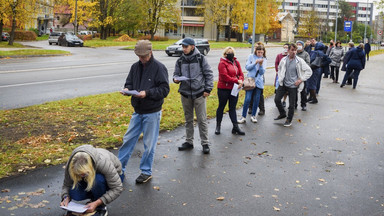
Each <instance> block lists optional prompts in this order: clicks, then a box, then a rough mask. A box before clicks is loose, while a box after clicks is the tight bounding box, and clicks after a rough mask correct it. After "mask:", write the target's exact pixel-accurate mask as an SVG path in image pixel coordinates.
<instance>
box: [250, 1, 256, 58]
mask: <svg viewBox="0 0 384 216" xmlns="http://www.w3.org/2000/svg"><path fill="white" fill-rule="evenodd" d="M256 7H257V0H255V7H254V9H253V30H252V49H251V54H253V51H254V48H255V31H256Z"/></svg>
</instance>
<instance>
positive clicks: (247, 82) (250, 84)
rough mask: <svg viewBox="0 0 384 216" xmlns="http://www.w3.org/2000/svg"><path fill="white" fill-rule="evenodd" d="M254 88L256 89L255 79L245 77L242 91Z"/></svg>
mask: <svg viewBox="0 0 384 216" xmlns="http://www.w3.org/2000/svg"><path fill="white" fill-rule="evenodd" d="M254 88H256V82H255V78H253V77H246V78H245V79H244V82H243V90H245V91H248V90H253V89H254Z"/></svg>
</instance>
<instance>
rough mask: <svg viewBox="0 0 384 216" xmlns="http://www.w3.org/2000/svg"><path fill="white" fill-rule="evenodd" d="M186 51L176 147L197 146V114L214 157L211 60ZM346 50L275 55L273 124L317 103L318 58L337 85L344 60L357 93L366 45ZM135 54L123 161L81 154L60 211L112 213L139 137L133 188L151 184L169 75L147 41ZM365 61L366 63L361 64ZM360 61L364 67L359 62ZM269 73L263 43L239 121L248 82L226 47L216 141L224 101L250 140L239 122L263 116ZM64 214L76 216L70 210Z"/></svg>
mask: <svg viewBox="0 0 384 216" xmlns="http://www.w3.org/2000/svg"><path fill="white" fill-rule="evenodd" d="M181 45H182V48H183V54H182V55H181V57H180V58H178V60H177V61H176V64H175V71H174V73H173V82H174V83H176V84H179V85H180V86H179V90H178V91H179V93H180V97H181V103H182V107H183V111H184V117H185V129H186V130H185V131H186V132H185V133H186V135H185V142H183V143H182V144H181V146H179V147H178V150H179V151H185V150H191V149H193V148H194V124H193V122H194V113H196V119H197V123H198V128H199V134H200V140H201V145H202V151H203V153H204V154H209V153H210V148H209V145H210V142H209V139H208V125H207V111H206V98H207V97H208V96H209V95H210V93H211V91H212V89H213V86H214V85H213V72H212V70H211V67H210V65H209V64H208V62H207V60H206V58H205V57H204V56H203V55H202V54H200V53H199V51H198V50H197V49H196V48H195V41H194V40H193V39H192V38H189V37H187V38H184V39H183V41H182V43H181ZM349 45H350V47H351V49H350V50H349V51H348V52H347V53H346V54H345V55H344V52H343V49H342V48H341V46H340V42H337V43H336V44H335V46H334V47H333V45H332V48H331V50H329V57H328V55H327V54H326V53H325V52H324V47H325V46H324V45H323V44H322V43H320V42H316V41H315V40H314V39H312V40H311V41H309V43H306V44H304V42H302V41H297V43H296V44H295V43H291V44H285V45H284V51H283V53H281V54H279V55H278V56H277V58H276V62H275V66H276V67H275V68H276V82H275V84H276V95H275V99H274V102H275V104H276V107H277V109H278V111H279V116H278V117H276V118H275V120H279V119H284V118H286V121H285V123H284V126H291V124H292V119H293V115H294V109H295V108H297V104H298V100H297V95H298V93H300V96H301V107H302V110H303V111H305V110H306V103H307V102H308V101H309V102H310V103H317V102H318V101H317V98H316V93H318V91H319V88H318V85H319V83H320V81H319V80H321V73H322V72H321V71H322V70H321V67H315V66H314V65H312V63H313V62H314V61H315V60H316V57H317V56H320V57H322V58H325V59H326V58H327V57H328V60H327V62H328V64H329V65H330V66H331V78H332V79H333V82H335V83H337V82H338V77H339V67H340V65H341V59H342V58H343V56H344V63H345V64H346V71H347V73H346V75H345V76H344V79H343V82H342V84H341V86H340V87H343V86H344V85H345V82H346V80H347V78H348V77H350V76H351V75H352V74H353V79H354V83H353V87H354V88H355V87H356V84H357V80H358V76H359V73H360V70H362V69H363V68H364V65H365V53H364V52H363V51H362V47H361V45H359V46H358V47H357V48H353V43H350V44H349ZM134 52H135V54H136V55H137V56H138V58H139V61H137V62H136V63H134V64H133V65H132V66H131V69H130V72H129V74H128V76H127V78H126V82H125V85H124V89H123V90H122V91H121V94H122V95H125V96H132V97H131V104H132V106H133V108H134V113H133V114H132V117H131V120H130V124H129V126H128V129H127V132H126V133H125V135H124V137H123V145H122V146H121V147H120V149H119V152H118V156H117V157H116V156H115V155H114V154H112V153H111V152H109V151H107V150H105V149H100V148H95V147H93V146H91V145H84V146H80V147H78V148H76V149H75V150H74V151H73V152H72V155H71V156H70V158H69V160H68V162H67V165H66V168H65V178H64V183H63V187H62V194H61V198H62V202H61V204H60V205H61V206H68V204H69V202H70V201H71V200H75V201H82V200H86V199H90V201H89V202H88V203H87V204H86V206H85V208H86V209H87V210H86V212H87V213H95V214H94V215H107V214H108V211H107V208H106V205H107V204H108V203H110V202H112V201H113V200H114V199H116V198H117V197H118V196H119V195H120V194H121V192H122V191H123V186H122V183H123V181H124V173H125V168H126V165H127V163H128V161H129V159H130V157H131V155H132V152H133V150H134V147H135V145H136V144H137V142H138V140H139V138H140V135H141V134H143V144H144V152H143V154H142V157H141V161H140V170H141V174H140V175H139V176H138V177H137V179H136V183H138V184H141V183H146V182H148V181H149V180H150V179H151V178H152V165H153V161H154V154H155V150H156V146H157V141H158V137H159V129H160V120H161V114H162V113H161V110H162V105H163V103H164V98H165V97H167V95H168V93H169V91H170V87H169V81H168V70H167V68H166V67H165V65H164V64H162V63H161V62H159V61H157V60H156V59H155V58H154V56H153V53H152V44H151V42H150V41H148V40H140V41H138V42H137V44H136V46H135V50H134ZM325 56H327V57H325ZM361 56H362V57H363V59H364V60H362V59H361ZM329 58H330V59H331V60H329ZM360 61H361V64H359V62H360ZM266 67H267V58H266V49H265V47H264V45H263V44H261V43H259V44H258V45H257V46H256V48H255V50H254V53H253V54H251V55H249V57H248V59H247V61H246V64H245V68H246V70H247V71H248V73H247V78H248V77H251V78H253V79H252V80H254V82H255V83H254V88H253V89H249V90H247V91H246V93H245V99H244V106H243V109H242V114H241V118H240V119H237V114H236V104H237V102H238V93H236V94H233V89H234V88H238V89H241V88H243V86H244V79H246V77H245V76H244V73H243V71H242V67H241V65H240V62H239V61H238V59H237V58H236V56H235V49H234V48H233V47H227V48H225V49H224V52H223V56H222V57H221V59H220V63H219V66H218V70H219V80H218V85H217V88H218V91H217V94H218V99H219V105H218V108H217V110H216V116H217V118H216V129H215V134H216V135H219V134H220V133H221V122H222V119H223V112H224V108H225V107H226V105H227V103H229V117H230V119H231V122H232V125H233V127H232V133H233V134H236V135H245V132H244V131H242V130H241V129H240V127H239V124H242V123H245V122H246V116H247V114H251V117H250V119H251V122H253V123H257V118H256V113H257V109H258V107H259V108H260V111H259V113H258V114H259V115H263V114H264V113H265V108H264V95H263V89H264V83H265V79H264V73H265V72H266ZM322 67H324V65H322ZM316 91H317V92H316ZM306 92H310V97H309V98H307V93H306ZM287 96H288V98H289V107H288V115H287V114H286V111H285V108H284V107H285V99H284V100H283V101H282V99H283V98H286V97H287ZM248 109H249V110H248ZM67 215H68V216H71V215H74V214H73V212H71V211H68V212H67Z"/></svg>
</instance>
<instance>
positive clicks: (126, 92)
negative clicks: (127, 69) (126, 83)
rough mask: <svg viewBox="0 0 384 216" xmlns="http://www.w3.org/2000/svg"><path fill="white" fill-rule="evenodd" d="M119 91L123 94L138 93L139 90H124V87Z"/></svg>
mask: <svg viewBox="0 0 384 216" xmlns="http://www.w3.org/2000/svg"><path fill="white" fill-rule="evenodd" d="M120 93H121V94H123V95H138V94H139V92H138V91H136V90H124V89H123V90H121V91H120Z"/></svg>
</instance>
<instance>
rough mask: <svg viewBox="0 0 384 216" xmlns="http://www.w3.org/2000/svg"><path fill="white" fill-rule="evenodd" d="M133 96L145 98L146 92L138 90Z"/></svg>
mask: <svg viewBox="0 0 384 216" xmlns="http://www.w3.org/2000/svg"><path fill="white" fill-rule="evenodd" d="M133 96H134V97H137V98H145V97H146V96H147V94H146V93H145V91H140V92H139V94H138V95H133Z"/></svg>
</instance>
